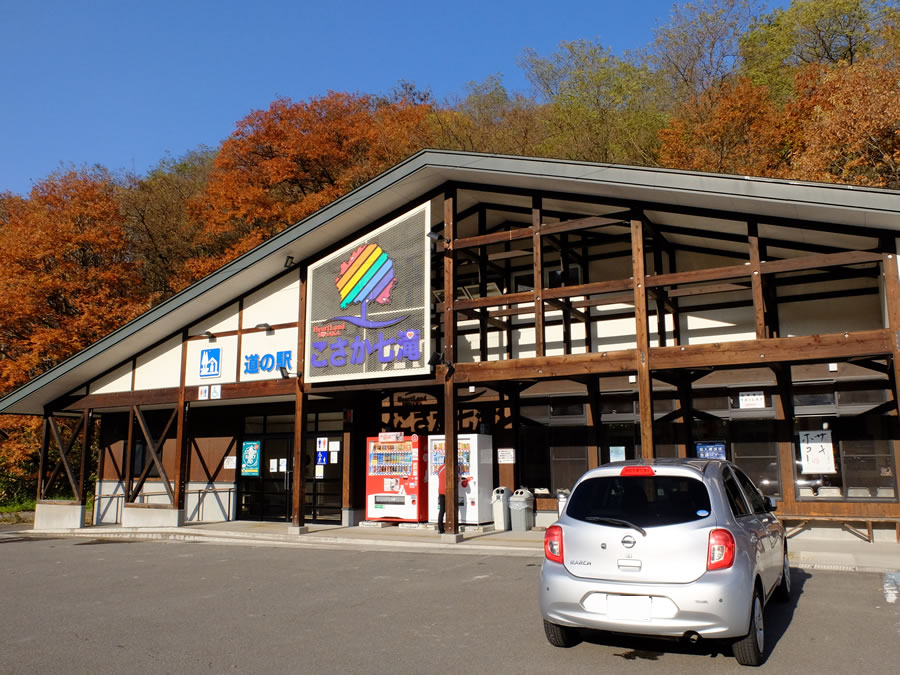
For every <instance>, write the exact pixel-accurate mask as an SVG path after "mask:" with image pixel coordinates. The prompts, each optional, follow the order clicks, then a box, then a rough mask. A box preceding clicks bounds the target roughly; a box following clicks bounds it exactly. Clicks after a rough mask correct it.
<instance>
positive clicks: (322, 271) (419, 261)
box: [303, 202, 431, 382]
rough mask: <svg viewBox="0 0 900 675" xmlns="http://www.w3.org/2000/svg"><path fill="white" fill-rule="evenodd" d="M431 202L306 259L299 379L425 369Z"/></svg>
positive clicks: (360, 376)
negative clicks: (332, 250) (313, 259)
mask: <svg viewBox="0 0 900 675" xmlns="http://www.w3.org/2000/svg"><path fill="white" fill-rule="evenodd" d="M430 225H431V210H430V203H427V202H426V203H425V204H423V205H421V206H419V207H417V208H415V209H413V210H411V211H409V212H408V213H406V214H404V215H402V216H400V217H399V218H396V219H394V220H392V221H391V222H389V223H387V224H386V225H383V226H381V227H379V228H377V229H375V230H374V231H372V232H369V233H368V234H367V235H365V236H364V237H360V238H359V239H357V240H356V241H354V242H352V243H350V244H348V245H347V246H345V247H344V248H342V249H340V250H339V251H336V252H335V253H332V254H330V255H328V256H326V257H324V258H322V259H321V260H319V261H317V262H315V263H313V264H311V265H310V266H309V274H308V277H307V297H306V300H307V301H306V305H307V323H306V352H305V354H304V366H305V367H304V369H303V376H304V380H306V381H308V382H327V381H335V380H349V379H354V380H360V379H367V378H375V377H382V378H383V377H405V376H412V375H422V374H425V373H430V370H431V369H430V366H428V363H427V359H428V354H430V353H431V351H430V347H431V321H430V308H431V304H430V294H431V284H430V281H431V247H430V241H429V239H428V238H427V237H426V236H425V235H426V234H427V232H428V230H429V229H430Z"/></svg>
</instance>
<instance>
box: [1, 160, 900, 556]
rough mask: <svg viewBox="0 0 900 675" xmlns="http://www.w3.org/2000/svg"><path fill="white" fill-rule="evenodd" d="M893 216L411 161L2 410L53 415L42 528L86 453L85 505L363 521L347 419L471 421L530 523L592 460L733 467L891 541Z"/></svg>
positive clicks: (831, 188) (670, 182)
mask: <svg viewBox="0 0 900 675" xmlns="http://www.w3.org/2000/svg"><path fill="white" fill-rule="evenodd" d="M898 235H900V193H898V192H895V191H889V190H879V189H870V188H859V187H847V186H837V185H826V184H812V183H798V182H794V181H781V180H770V179H760V178H753V177H749V176H725V175H713V174H701V173H693V172H684V171H673V170H663V169H649V168H638V167H626V166H612V165H605V164H592V163H582V162H568V161H559V160H549V159H537V158H523V157H506V156H494V155H480V154H469V153H455V152H437V151H423V152H421V153H419V154H417V155H415V156H413V157H411V158H410V159H408V160H407V161H405V162H403V163H401V164H399V165H397V166H396V167H394V168H392V169H391V170H389V171H387V172H386V173H384V174H382V175H381V176H379V177H378V178H376V179H374V180H372V181H370V182H369V183H367V184H365V185H363V186H362V187H360V188H359V189H357V190H355V191H353V192H352V193H350V194H348V195H346V196H344V197H342V198H340V199H338V200H337V201H335V202H334V203H332V204H330V205H329V206H327V207H325V208H324V209H322V210H321V211H319V212H317V213H315V214H313V215H312V216H310V217H309V218H306V219H305V220H303V221H301V222H300V223H297V224H295V225H293V226H291V227H289V228H287V229H286V230H284V231H283V232H281V233H280V234H278V235H276V236H274V237H273V238H271V239H270V240H268V241H267V242H265V243H264V244H262V245H260V246H259V247H257V248H256V249H254V250H252V251H250V252H249V253H247V254H246V255H244V256H242V257H240V258H238V259H237V260H234V261H232V262H229V263H227V264H225V265H224V266H223V267H222V268H221V269H219V270H218V271H217V272H215V273H213V274H211V275H210V276H208V277H206V278H204V279H202V280H201V281H199V282H197V283H195V284H194V285H192V286H190V287H189V288H187V289H185V290H184V291H182V292H181V293H179V294H177V295H176V296H174V297H172V298H170V299H169V300H167V301H166V302H164V303H162V304H160V305H158V306H156V307H154V308H153V309H151V310H149V311H148V312H146V313H145V314H144V315H142V316H141V317H139V318H137V319H136V320H134V321H132V322H131V323H129V324H127V325H125V326H123V327H121V328H118V329H116V330H114V331H113V332H112V333H110V334H109V335H108V336H107V337H105V338H103V339H102V340H100V341H98V342H97V343H95V344H93V345H91V346H90V347H88V348H87V349H85V350H83V351H82V352H80V353H78V354H76V355H74V356H73V357H71V358H70V359H68V360H67V361H65V362H63V363H61V364H59V365H58V366H56V367H55V368H53V369H52V370H50V371H48V372H47V373H45V374H43V375H41V376H40V377H38V378H36V379H34V380H33V381H31V382H30V383H28V384H27V385H25V386H23V387H22V388H20V389H18V390H16V391H14V392H12V393H10V394H9V395H8V396H6V397H5V398H3V399H2V400H0V412H3V413H7V414H25V415H41V416H42V417H43V418H44V420H45V425H44V437H43V438H44V440H43V450H42V465H41V480H40V488H39V504H38V514H37V518H36V524H35V526H36V527H37V528H41V527H60V526H64V527H79V526H80V525H81V523H82V522H83V520H84V516H85V514H84V509H85V497H86V495H87V492H88V490H87V489H86V488H87V485H86V483H87V481H88V476H90V475H91V472H92V470H94V469H96V471H97V476H98V478H97V483H96V500H95V503H94V507H93V514H92V522H94V523H95V524H108V523H120V524H121V525H123V526H151V525H152V526H158V525H170V526H180V525H182V524H184V523H186V522H195V521H217V520H219V521H221V520H229V519H249V520H276V521H283V522H285V523H286V524H288V525H292V526H294V527H302V526H304V525H305V524H306V523H335V524H341V523H342V524H344V525H354V524H357V523H358V522H360V521H361V520H362V519H363V518H364V505H365V476H366V438H367V437H372V436H377V435H378V433H380V432H403V433H404V434H409V435H412V434H417V435H419V436H427V435H429V434H445V435H446V440H447V446H446V447H447V448H448V449H452V448H455V447H456V443H455V441H456V438H457V436H458V435H459V434H462V433H480V434H486V435H488V436H490V438H491V440H492V445H493V452H492V454H491V476H492V479H493V483H494V486H500V485H503V486H507V487H510V488H516V487H519V486H527V487H528V488H529V489H530V490H531V491H532V492H534V493H535V494H536V496H537V500H536V501H537V509H538V518H539V523H540V519H541V512H548V513H547V514H546V517H545V520H546V519H547V518H550V517H552V515H551V514H550V513H549V512H555V508H556V496H557V493H558V492H559V491H564V490H566V489H568V488H570V487H571V485H572V483H573V482H574V480H575V479H576V478H577V477H578V476H579V475H580V474H581V473H582V472H584V471H585V470H587V469H588V468H591V467H594V466H597V465H599V464H601V463H605V462H609V461H615V460H619V459H634V458H638V459H639V458H650V457H695V456H696V457H725V458H728V459H730V460H732V461H734V462H736V463H737V464H738V465H739V466H741V467H742V468H743V469H744V471H746V472H747V474H748V475H749V476H751V477H752V478H753V479H754V480H755V481H756V482H757V484H758V485H760V486H761V487H762V489H763V491H764V492H765V493H766V494H768V495H771V496H773V497H775V498H776V500H777V501H778V504H779V509H778V512H779V513H780V514H781V515H783V516H785V517H788V518H790V519H791V520H792V521H795V522H796V524H797V525H798V526H802V525H804V524H806V525H811V524H815V523H817V521H818V520H823V521H832V526H833V527H835V528H839V527H843V528H845V529H849V530H851V532H853V533H855V534H856V535H857V536H863V537H865V538H868V539H870V540H872V539H873V538H878V539H886V540H895V537H896V538H898V539H900V525H898V524H897V523H898V522H900V503H898V493H900V484H898V477H897V468H898V440H900V434H898V432H900V429H898V414H897V413H898V411H897V400H898V384H897V381H898V377H897V375H898V372H900V371H898V368H900V361H898V358H900V281H898V263H897V255H898ZM65 417H70V418H73V419H72V420H70V423H69V424H68V425H66V426H65V429H66V431H65V432H63V431H61V429H62V426H61V425H60V423H59V420H60V419H61V418H65ZM92 444H96V445H97V446H98V447H99V449H100V452H99V461H98V466H96V467H92V466H91V465H90V453H88V452H82V451H81V448H83V447H91V445H92ZM323 450H325V452H323ZM454 454H455V453H453V452H449V451H448V453H447V460H446V466H447V473H448V475H449V478H448V486H449V489H448V497H447V499H448V503H451V504H452V503H454V500H455V499H456V494H455V492H456V490H457V486H456V482H455V480H454V476H455V474H456V470H457V469H456V462H455V461H454V457H453V455H454ZM61 495H62V496H65V497H68V499H59V497H60V496H61ZM448 516H449V518H450V521H451V522H450V523H448V525H449V527H450V528H451V530H450V531H455V529H456V528H457V527H458V523H457V522H456V518H455V514H454V513H453V510H452V509H451V510H450V512H448ZM848 536H849V535H848Z"/></svg>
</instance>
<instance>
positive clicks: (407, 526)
mask: <svg viewBox="0 0 900 675" xmlns="http://www.w3.org/2000/svg"><path fill="white" fill-rule="evenodd" d="M397 527H399V528H402V529H404V530H433V529H434V525H430V524H429V523H398V524H397Z"/></svg>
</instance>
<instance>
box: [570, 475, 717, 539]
mask: <svg viewBox="0 0 900 675" xmlns="http://www.w3.org/2000/svg"><path fill="white" fill-rule="evenodd" d="M709 514H710V502H709V492H708V491H707V489H706V486H705V485H704V484H703V481H701V480H697V479H695V478H689V477H685V476H598V477H596V478H589V479H588V480H585V481H583V482H582V483H580V484H579V485H578V486H577V487H576V488H575V490H574V491H573V492H572V496H571V497H570V499H569V502H568V504H567V505H566V515H568V516H570V517H572V518H576V519H578V520H583V521H586V522H600V521H601V520H602V519H604V518H613V519H618V520H626V521H628V522H629V523H632V524H633V525H638V526H640V527H655V526H660V525H675V524H677V523H687V522H690V521H693V520H700V519H702V518H706V517H707V516H709ZM604 524H609V523H604Z"/></svg>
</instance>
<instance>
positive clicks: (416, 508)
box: [366, 433, 428, 523]
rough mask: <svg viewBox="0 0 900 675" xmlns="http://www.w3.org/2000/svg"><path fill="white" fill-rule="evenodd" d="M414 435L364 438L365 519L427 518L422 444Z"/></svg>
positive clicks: (425, 474)
mask: <svg viewBox="0 0 900 675" xmlns="http://www.w3.org/2000/svg"><path fill="white" fill-rule="evenodd" d="M422 440H424V438H422V439H420V437H419V436H417V435H415V434H414V435H412V436H404V435H403V434H402V433H382V434H378V437H377V438H367V439H366V447H367V449H368V452H367V461H366V520H392V521H397V522H409V523H421V522H425V520H427V519H428V507H427V495H428V483H427V480H428V474H427V472H426V467H427V459H426V456H425V454H426V453H425V448H424V447H420V442H421V441H422Z"/></svg>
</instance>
